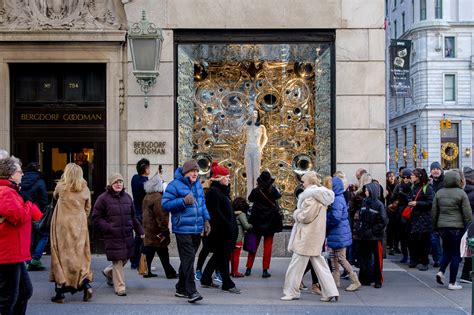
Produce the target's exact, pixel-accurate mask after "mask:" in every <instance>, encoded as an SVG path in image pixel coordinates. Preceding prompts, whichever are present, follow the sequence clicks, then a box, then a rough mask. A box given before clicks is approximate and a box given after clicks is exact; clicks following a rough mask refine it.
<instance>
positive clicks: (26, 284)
mask: <svg viewBox="0 0 474 315" xmlns="http://www.w3.org/2000/svg"><path fill="white" fill-rule="evenodd" d="M22 176H23V172H22V170H21V163H20V160H18V159H17V158H15V157H8V156H5V157H3V158H2V159H0V235H1V237H0V314H2V315H4V314H5V315H23V314H25V313H26V308H27V304H28V300H29V299H30V298H31V296H32V294H33V286H32V284H31V280H30V277H29V275H28V272H27V270H26V265H25V261H27V260H30V259H31V255H30V244H31V223H32V221H33V220H35V221H36V220H39V219H40V218H41V216H42V214H41V211H40V210H39V209H38V207H37V206H36V205H35V204H33V203H32V202H31V201H26V202H25V201H23V199H22V197H21V196H20V194H19V190H20V182H21V177H22Z"/></svg>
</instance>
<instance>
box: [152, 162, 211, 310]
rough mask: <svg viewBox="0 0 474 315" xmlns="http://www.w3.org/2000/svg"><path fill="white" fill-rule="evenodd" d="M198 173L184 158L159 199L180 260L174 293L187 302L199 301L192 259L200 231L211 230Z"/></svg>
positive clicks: (199, 238) (198, 241) (191, 163)
mask: <svg viewBox="0 0 474 315" xmlns="http://www.w3.org/2000/svg"><path fill="white" fill-rule="evenodd" d="M198 172H199V165H198V163H197V162H196V161H195V160H189V161H186V162H185V163H184V164H183V167H178V169H177V170H176V171H175V173H174V180H173V181H171V183H169V184H168V186H167V187H166V191H165V193H164V194H163V199H162V202H161V204H162V206H163V209H164V210H165V211H167V212H170V213H171V223H172V228H173V233H175V235H176V242H177V244H178V253H179V259H180V261H181V263H180V266H179V280H178V283H177V284H176V293H175V296H176V297H180V298H187V299H188V302H189V303H194V302H197V301H200V300H202V296H201V294H199V292H198V291H197V290H196V284H195V282H194V259H195V257H196V251H197V249H198V247H199V244H200V242H201V234H202V233H203V232H204V234H205V235H208V234H209V232H210V230H211V226H210V224H209V219H210V217H209V213H208V211H207V208H206V201H205V200H204V192H203V190H202V186H201V182H200V181H199V180H198V174H199V173H198Z"/></svg>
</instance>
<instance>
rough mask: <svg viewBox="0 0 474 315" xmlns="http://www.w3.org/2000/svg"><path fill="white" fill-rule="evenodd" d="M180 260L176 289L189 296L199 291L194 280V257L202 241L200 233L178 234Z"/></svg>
mask: <svg viewBox="0 0 474 315" xmlns="http://www.w3.org/2000/svg"><path fill="white" fill-rule="evenodd" d="M176 243H177V245H178V254H179V260H180V261H181V263H180V265H179V280H178V283H176V291H177V292H179V293H185V294H187V295H188V296H190V295H192V294H193V293H195V292H197V290H196V283H195V282H194V258H195V257H196V252H197V250H198V248H199V244H200V243H201V235H199V234H176Z"/></svg>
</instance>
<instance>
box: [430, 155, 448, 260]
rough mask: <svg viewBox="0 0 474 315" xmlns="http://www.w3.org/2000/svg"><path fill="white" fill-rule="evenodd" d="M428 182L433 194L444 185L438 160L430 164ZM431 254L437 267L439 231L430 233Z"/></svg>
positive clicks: (439, 246)
mask: <svg viewBox="0 0 474 315" xmlns="http://www.w3.org/2000/svg"><path fill="white" fill-rule="evenodd" d="M430 182H431V187H433V190H434V193H435V194H436V193H437V192H438V191H439V190H440V189H441V188H444V186H445V182H444V172H443V168H442V167H441V164H440V163H439V162H438V161H435V162H433V163H431V165H430ZM431 256H432V258H433V261H434V264H433V266H434V267H435V268H437V267H439V266H440V262H441V258H442V257H443V249H442V247H441V240H440V237H439V233H438V232H436V231H433V232H432V233H431Z"/></svg>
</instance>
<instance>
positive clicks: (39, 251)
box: [33, 232, 49, 260]
mask: <svg viewBox="0 0 474 315" xmlns="http://www.w3.org/2000/svg"><path fill="white" fill-rule="evenodd" d="M48 240H49V233H48V232H40V233H39V240H38V243H36V248H35V251H34V252H33V259H34V260H40V259H41V257H42V256H43V252H44V248H45V247H46V245H47V244H48Z"/></svg>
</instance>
